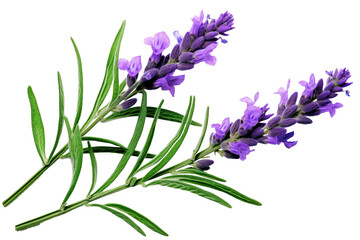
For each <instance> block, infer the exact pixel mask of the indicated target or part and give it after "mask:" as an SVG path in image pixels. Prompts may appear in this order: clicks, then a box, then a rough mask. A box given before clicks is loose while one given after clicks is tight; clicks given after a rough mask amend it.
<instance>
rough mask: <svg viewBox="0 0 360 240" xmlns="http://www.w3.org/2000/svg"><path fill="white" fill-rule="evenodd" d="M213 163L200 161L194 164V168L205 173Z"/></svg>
mask: <svg viewBox="0 0 360 240" xmlns="http://www.w3.org/2000/svg"><path fill="white" fill-rule="evenodd" d="M213 163H214V161H213V160H210V159H201V160H198V161H196V162H195V167H196V168H197V169H199V170H201V171H206V170H209V169H210V166H211V165H212V164H213Z"/></svg>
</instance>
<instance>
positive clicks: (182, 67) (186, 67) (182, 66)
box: [177, 63, 194, 71]
mask: <svg viewBox="0 0 360 240" xmlns="http://www.w3.org/2000/svg"><path fill="white" fill-rule="evenodd" d="M192 68H194V64H193V63H178V68H177V69H178V70H180V71H184V70H189V69H192Z"/></svg>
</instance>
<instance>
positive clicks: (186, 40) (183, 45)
mask: <svg viewBox="0 0 360 240" xmlns="http://www.w3.org/2000/svg"><path fill="white" fill-rule="evenodd" d="M190 41H191V37H190V33H189V32H187V33H186V34H185V36H184V38H183V40H182V42H181V51H187V50H189V48H190V44H191V42H190Z"/></svg>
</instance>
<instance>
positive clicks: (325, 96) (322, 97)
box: [317, 90, 330, 100]
mask: <svg viewBox="0 0 360 240" xmlns="http://www.w3.org/2000/svg"><path fill="white" fill-rule="evenodd" d="M329 95H330V91H329V90H326V91H323V92H322V93H320V94H319V96H318V97H317V99H318V100H323V99H325V98H327V97H328V96H329Z"/></svg>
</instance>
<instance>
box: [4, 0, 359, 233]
mask: <svg viewBox="0 0 360 240" xmlns="http://www.w3.org/2000/svg"><path fill="white" fill-rule="evenodd" d="M201 9H203V10H204V12H205V14H210V16H211V17H213V18H216V17H218V15H219V14H220V13H221V12H224V11H227V10H228V11H230V12H231V13H232V14H233V15H234V18H235V27H236V28H235V29H234V30H233V31H231V32H230V36H229V37H228V38H227V40H228V41H229V42H228V44H226V45H225V44H219V46H218V48H217V49H216V50H215V51H214V52H213V54H214V55H215V56H216V57H217V60H218V62H217V64H216V66H215V67H211V66H207V65H205V64H199V65H198V66H196V68H195V69H193V70H191V71H187V72H186V79H185V81H184V83H183V84H182V85H181V86H178V87H177V88H176V94H175V98H172V97H171V96H170V93H169V92H162V91H160V90H157V91H152V92H149V93H148V97H149V105H153V106H155V105H157V104H158V103H159V101H160V100H161V99H165V105H164V107H165V108H170V109H173V110H176V111H179V112H184V111H185V108H186V105H187V101H188V98H189V96H190V95H196V97H197V108H196V112H195V116H194V118H195V120H198V121H200V122H202V121H203V116H204V112H205V108H206V106H207V105H209V106H210V107H211V108H210V110H211V112H210V123H216V122H220V121H222V120H223V118H225V117H226V116H230V117H231V119H232V120H235V119H236V118H239V117H241V116H242V113H243V110H244V107H245V104H243V103H240V102H239V99H240V98H241V97H244V96H251V97H252V96H253V95H254V94H255V93H256V92H257V91H260V99H259V101H258V103H259V105H263V104H265V103H269V104H270V106H271V110H270V111H275V110H276V107H277V103H278V101H279V97H278V96H277V95H274V94H273V93H274V92H275V91H277V90H278V88H279V87H285V86H286V83H287V80H288V78H291V80H292V83H291V88H290V91H291V92H292V91H300V92H301V91H302V87H301V86H300V85H299V84H298V83H297V82H298V81H300V80H308V78H309V76H310V74H311V73H314V74H315V76H316V78H317V79H319V78H321V77H324V78H325V77H326V75H325V73H324V71H325V70H332V69H335V68H343V67H347V68H349V69H350V71H351V73H352V76H353V77H352V78H351V81H353V82H354V84H353V85H352V86H351V87H350V88H349V90H350V95H351V97H350V98H349V97H346V96H345V94H340V96H339V97H338V98H337V99H336V101H339V102H341V103H343V105H344V107H343V108H342V109H339V110H338V111H337V113H336V115H335V117H334V118H332V119H331V118H330V116H329V115H328V114H324V115H323V116H319V117H316V118H314V123H313V124H311V125H308V126H302V125H301V126H294V127H292V129H293V130H295V137H294V139H296V140H298V141H299V142H298V144H297V145H296V146H295V147H294V148H292V149H290V150H288V149H286V148H285V147H284V146H257V147H255V152H253V153H251V154H250V155H249V156H248V159H247V160H246V161H244V162H241V161H240V160H228V159H222V158H220V157H219V156H212V158H213V159H214V160H216V163H215V164H214V165H213V166H212V169H211V170H210V173H213V174H216V175H218V176H221V177H224V178H226V179H227V180H228V184H229V185H230V186H232V187H234V188H236V189H238V190H239V191H240V192H242V193H244V194H247V195H248V196H251V197H253V198H255V199H257V200H259V201H260V202H262V203H263V206H261V207H257V206H252V205H248V204H245V203H243V202H239V201H237V200H235V199H232V198H231V197H229V196H227V195H224V194H221V193H220V194H219V195H220V196H222V197H223V198H224V199H225V200H227V201H228V202H229V203H230V204H231V205H232V206H233V208H232V209H227V208H224V207H222V206H220V205H218V204H216V203H214V202H210V201H208V200H206V199H203V198H201V197H198V196H196V195H193V194H190V193H187V192H182V191H180V190H174V189H170V188H165V187H160V186H156V187H149V188H146V189H144V188H142V187H137V188H134V189H130V190H126V191H124V192H121V193H117V194H114V195H113V196H109V197H106V198H103V199H100V200H99V201H98V203H110V202H117V203H121V204H124V205H127V206H129V207H132V208H133V209H135V210H138V211H139V212H141V213H142V214H144V215H146V216H148V217H149V218H150V219H152V220H153V221H154V222H155V223H157V224H158V225H160V226H161V227H162V228H163V229H164V230H165V231H167V232H168V233H169V234H170V237H169V239H240V238H241V239H247V240H252V239H254V240H255V239H256V240H259V239H261V240H262V239H278V240H280V239H284V240H285V239H286V240H287V239H347V240H352V239H360V230H359V224H360V217H359V216H360V207H359V206H360V205H359V201H360V193H359V183H360V181H359V180H360V174H359V167H360V163H359V154H358V150H359V141H358V137H359V133H360V132H359V127H358V126H357V124H358V121H359V112H358V111H359V103H360V101H359V99H360V98H359V94H360V92H359V87H358V86H359V85H358V79H359V74H360V68H359V55H360V47H359V43H360V37H359V26H358V23H359V22H360V17H359V6H358V4H357V1H296V2H295V1H224V0H223V1H172V2H170V1H101V2H100V1H97V2H95V1H11V2H10V1H1V4H0V84H1V86H0V98H1V101H0V102H1V118H0V121H1V124H0V126H1V132H0V133H1V138H0V141H1V144H0V146H1V148H0V149H1V167H0V178H1V179H0V200H4V199H5V198H6V197H8V196H9V195H10V194H11V193H12V192H13V191H15V190H16V189H17V188H18V187H20V186H21V184H22V183H24V182H25V181H26V180H27V179H28V178H29V177H31V176H32V175H33V174H34V173H35V172H36V171H37V170H38V169H39V168H40V167H41V161H40V160H39V159H38V156H37V152H36V149H35V146H34V144H33V139H32V132H31V125H30V108H29V104H28V99H27V94H26V88H27V86H28V85H31V86H32V88H33V90H34V93H35V95H36V97H37V100H38V104H39V108H40V111H41V113H42V118H43V122H44V126H45V132H46V139H47V146H46V149H47V153H49V152H50V150H51V147H52V144H53V141H54V137H55V133H56V128H57V119H58V109H57V108H58V97H57V80H56V72H57V71H60V72H61V74H62V78H63V83H64V89H65V101H66V103H65V113H66V115H67V116H68V117H69V119H70V122H73V119H74V116H75V110H76V94H77V64H76V58H75V54H74V51H73V48H72V44H71V42H70V36H72V37H73V38H74V39H75V41H76V43H77V45H78V48H79V50H80V54H81V56H82V60H83V70H84V109H83V117H82V122H83V121H84V120H85V118H86V117H87V115H88V114H89V112H90V110H91V108H92V104H93V102H94V100H95V97H96V94H97V91H98V88H99V87H100V84H101V81H102V78H103V73H104V70H105V63H106V60H107V55H108V51H109V49H110V46H111V43H112V41H113V38H114V36H115V34H116V31H117V30H118V28H119V26H120V25H121V22H122V20H123V19H126V20H127V27H126V31H125V35H124V38H123V43H122V46H121V50H120V56H121V57H125V58H128V59H129V58H131V57H133V56H136V55H141V56H142V63H143V65H145V64H146V59H147V57H148V56H149V55H150V54H151V50H150V48H149V47H148V46H145V45H144V44H143V39H144V38H145V37H148V36H152V35H153V34H154V33H156V32H159V31H166V32H167V33H168V35H169V36H170V38H171V46H173V45H174V44H175V39H174V38H173V37H172V32H173V31H174V30H179V31H180V33H182V34H184V33H185V32H186V31H188V30H189V29H190V27H191V24H192V22H191V20H190V19H191V17H193V16H194V15H198V14H199V12H200V10H201ZM167 51H169V50H167ZM121 74H122V75H121V78H122V77H124V76H125V73H121ZM134 122H135V119H134V118H130V119H129V120H126V121H118V122H111V123H108V124H101V126H96V127H95V129H94V130H93V131H91V132H90V134H91V135H93V136H101V137H109V138H113V139H114V140H117V141H119V142H122V143H123V144H125V145H126V144H127V141H128V139H129V138H130V136H131V133H132V129H133V126H134V125H135V124H134ZM146 126H147V127H149V123H147V125H146ZM177 126H178V124H176V123H166V122H164V121H161V122H159V124H158V130H157V132H156V135H155V139H156V140H155V141H154V145H153V146H152V147H151V149H150V151H151V152H155V153H156V152H158V151H159V150H160V149H161V148H162V147H163V146H165V144H166V143H167V142H168V141H169V139H170V138H171V137H172V136H173V134H174V133H175V131H176V128H177ZM200 131H201V129H200V128H195V127H194V128H192V130H191V131H190V132H189V135H188V138H187V139H186V143H185V144H184V146H183V147H182V148H181V149H180V152H179V154H178V155H177V156H176V157H175V158H174V159H173V161H174V162H176V161H181V160H182V159H185V158H187V157H188V156H189V155H190V154H191V151H192V148H193V147H194V145H195V144H196V142H197V137H198V136H199V134H200ZM64 133H65V131H64ZM208 135H209V134H208ZM208 135H207V137H208ZM66 139H67V136H66V134H64V136H63V137H62V139H61V142H60V144H59V145H60V146H59V147H61V146H62V145H64V144H65V141H66ZM143 142H144V138H142V139H141V142H140V147H141V144H142V143H143ZM86 159H88V158H87V157H86V158H85V160H84V167H83V171H82V174H81V176H80V180H79V184H78V186H77V187H76V189H75V192H74V194H73V195H72V197H71V199H70V200H69V202H74V201H77V200H79V199H82V198H83V197H84V195H85V194H86V193H87V191H88V188H89V184H90V178H91V175H90V171H91V169H90V163H89V161H87V160H86ZM118 159H119V156H115V155H106V154H102V155H99V156H98V162H99V171H100V172H99V179H98V184H100V183H102V182H103V181H105V179H106V177H107V176H108V175H109V174H111V172H112V169H113V168H114V167H115V166H116V164H117V161H118ZM134 160H135V159H134ZM134 160H133V161H134ZM70 181H71V165H70V162H69V161H67V160H63V161H58V162H57V163H56V164H55V165H54V166H53V167H52V168H51V169H50V170H49V171H47V172H46V173H45V174H44V175H43V176H42V177H41V178H40V179H39V180H38V181H37V182H36V183H35V184H34V185H33V186H32V187H31V188H30V189H28V190H27V191H26V192H25V193H24V194H23V195H22V196H21V197H20V198H19V199H17V200H16V201H15V202H14V203H13V204H12V205H10V206H9V207H7V208H3V207H1V208H0V222H1V224H0V238H1V239H39V240H41V239H98V238H101V239H140V238H141V236H140V235H139V234H138V233H137V232H135V231H134V230H133V229H131V227H129V226H128V225H127V224H125V223H124V222H122V221H121V220H119V219H117V218H116V217H115V216H113V215H111V214H109V213H107V212H105V211H102V210H100V209H97V208H86V207H82V208H79V209H77V210H75V211H73V212H71V213H69V214H66V215H64V216H61V217H58V218H55V219H52V220H50V221H48V222H46V223H43V224H41V225H40V226H38V227H35V228H32V229H29V230H26V231H23V232H16V231H15V230H14V225H15V224H18V223H20V222H23V221H26V220H29V219H31V218H34V217H37V216H39V215H42V214H45V213H47V212H50V211H53V210H56V209H58V207H59V205H60V203H61V201H62V199H63V197H64V195H65V193H66V191H67V189H68V187H69V184H70ZM117 183H118V184H121V181H119V182H117ZM143 229H144V231H145V232H146V233H147V235H148V236H147V239H165V237H162V236H160V235H157V234H156V233H153V232H152V231H150V230H149V229H146V227H143Z"/></svg>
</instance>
